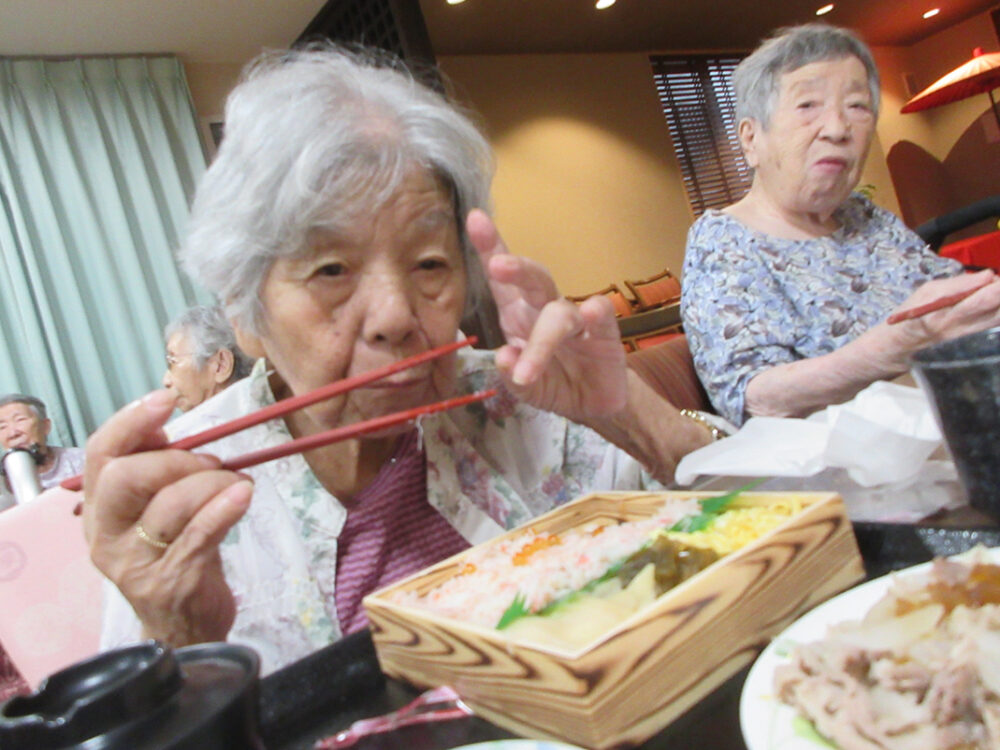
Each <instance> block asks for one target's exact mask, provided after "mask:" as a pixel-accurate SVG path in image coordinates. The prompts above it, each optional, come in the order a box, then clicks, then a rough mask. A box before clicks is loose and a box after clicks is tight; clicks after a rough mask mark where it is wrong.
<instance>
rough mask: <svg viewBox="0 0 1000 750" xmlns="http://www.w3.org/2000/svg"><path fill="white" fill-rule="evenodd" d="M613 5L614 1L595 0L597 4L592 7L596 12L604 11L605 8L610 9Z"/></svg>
mask: <svg viewBox="0 0 1000 750" xmlns="http://www.w3.org/2000/svg"><path fill="white" fill-rule="evenodd" d="M614 4H615V0H597V4H596V5H595V6H594V7H595V8H597V9H598V10H604V9H605V8H610V7H611V6H612V5H614Z"/></svg>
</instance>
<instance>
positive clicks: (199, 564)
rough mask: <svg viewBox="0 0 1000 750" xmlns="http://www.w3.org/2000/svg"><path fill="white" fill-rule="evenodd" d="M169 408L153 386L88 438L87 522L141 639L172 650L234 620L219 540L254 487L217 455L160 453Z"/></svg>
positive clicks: (220, 631) (211, 637) (220, 632)
mask: <svg viewBox="0 0 1000 750" xmlns="http://www.w3.org/2000/svg"><path fill="white" fill-rule="evenodd" d="M173 408H174V400H173V398H172V397H171V396H170V394H169V392H167V391H154V392H152V393H150V394H149V395H148V396H146V397H145V398H143V399H142V400H140V401H136V402H134V403H133V404H130V405H129V406H126V407H125V408H124V409H122V410H121V411H119V412H118V413H117V414H115V415H114V416H113V417H111V419H109V420H108V421H107V422H105V423H104V425H102V426H101V427H100V428H99V429H98V430H97V431H96V432H95V433H94V434H93V435H92V436H91V437H90V439H89V440H88V441H87V461H86V472H85V475H84V497H85V500H84V511H83V512H84V528H85V530H86V534H87V540H88V542H89V544H90V552H91V558H92V559H93V561H94V564H95V565H96V566H97V567H98V568H99V569H100V570H101V572H102V573H104V575H106V576H107V577H108V578H109V579H110V580H111V581H112V582H113V583H114V584H115V585H116V586H118V588H119V589H120V590H121V592H122V594H123V595H124V596H125V598H126V599H128V601H129V603H131V605H132V607H133V608H134V609H135V611H136V614H137V615H138V616H139V619H140V620H141V621H142V624H143V633H144V635H145V636H147V637H151V638H158V639H160V640H163V641H165V642H166V643H168V644H170V645H172V646H184V645H187V644H191V643H200V642H205V641H219V640H225V639H226V635H227V634H228V633H229V630H230V628H231V627H232V624H233V620H234V618H235V616H236V606H235V602H234V600H233V595H232V592H231V591H230V589H229V586H228V585H227V584H226V580H225V577H224V575H223V571H222V562H221V559H220V556H219V544H220V543H221V542H222V540H223V538H224V537H225V535H226V533H227V532H228V531H229V529H230V528H232V526H233V525H234V524H235V523H236V522H237V521H238V520H239V519H240V518H242V517H243V514H244V513H245V512H246V510H247V508H248V507H249V503H250V496H251V494H252V485H251V483H250V482H249V481H247V480H246V478H245V477H244V476H242V475H240V474H236V473H234V472H230V471H222V470H221V469H219V466H220V461H219V460H218V459H217V458H215V457H214V456H209V455H205V454H196V453H190V452H187V451H179V450H164V446H166V444H167V439H166V436H165V435H164V433H163V429H162V427H163V425H164V424H165V423H166V421H167V419H168V418H169V417H170V414H171V412H172V411H173Z"/></svg>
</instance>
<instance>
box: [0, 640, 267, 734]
mask: <svg viewBox="0 0 1000 750" xmlns="http://www.w3.org/2000/svg"><path fill="white" fill-rule="evenodd" d="M259 669H260V660H259V658H258V656H257V654H256V653H255V652H253V651H252V650H250V649H248V648H245V647H243V646H236V645H232V644H228V643H205V644H200V645H197V646H188V647H186V648H182V649H177V650H171V649H170V648H168V647H167V646H164V645H163V644H161V643H158V642H156V641H149V642H148V643H144V644H140V645H137V646H131V647H129V648H124V649H120V650H117V651H109V652H107V653H103V654H99V655H97V656H95V657H92V658H90V659H88V660H86V661H82V662H79V663H77V664H74V665H72V666H70V667H67V668H66V669H64V670H62V671H60V672H56V673H55V674H53V675H51V676H50V677H48V678H47V679H46V680H45V681H44V682H43V683H42V684H41V686H40V687H39V689H38V691H37V692H35V693H33V694H31V695H27V696H18V697H15V698H12V699H11V700H9V701H7V702H6V703H4V704H3V705H2V706H0V748H47V749H50V750H83V749H84V748H86V749H87V750H91V749H95V750H96V749H97V748H100V750H182V749H183V750H221V749H222V748H225V749H226V750H230V749H231V750H263V744H262V743H261V741H260V737H259V734H258V728H257V712H258V707H257V686H258V673H259Z"/></svg>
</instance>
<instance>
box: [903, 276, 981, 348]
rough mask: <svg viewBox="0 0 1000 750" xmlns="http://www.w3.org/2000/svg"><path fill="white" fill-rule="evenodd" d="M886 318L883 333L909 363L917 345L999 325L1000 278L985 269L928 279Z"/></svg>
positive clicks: (929, 343) (923, 345) (920, 345)
mask: <svg viewBox="0 0 1000 750" xmlns="http://www.w3.org/2000/svg"><path fill="white" fill-rule="evenodd" d="M886 322H887V324H888V327H889V329H888V330H886V331H884V335H885V336H886V337H887V340H888V341H889V342H891V344H892V345H893V346H894V348H895V349H896V350H897V351H898V352H899V358H900V361H901V364H902V365H904V366H908V361H909V357H910V355H912V354H913V352H915V351H917V350H918V349H922V348H923V347H925V346H929V345H931V344H934V343H936V342H938V341H944V340H946V339H953V338H957V337H958V336H964V335H965V334H968V333H975V332H976V331H981V330H983V329H984V328H989V327H991V326H995V325H1000V278H998V277H997V276H996V274H995V273H994V272H993V271H991V270H985V271H979V272H977V273H970V274H961V275H959V276H954V277H952V278H948V279H937V280H935V281H928V282H927V283H926V284H923V285H922V286H921V287H919V288H918V289H917V290H916V291H915V292H913V294H911V295H910V297H909V298H907V300H906V301H905V302H904V303H903V304H902V305H900V306H899V308H898V309H897V310H896V311H895V312H894V313H893V314H892V315H890V316H889V318H888V320H887V321H886Z"/></svg>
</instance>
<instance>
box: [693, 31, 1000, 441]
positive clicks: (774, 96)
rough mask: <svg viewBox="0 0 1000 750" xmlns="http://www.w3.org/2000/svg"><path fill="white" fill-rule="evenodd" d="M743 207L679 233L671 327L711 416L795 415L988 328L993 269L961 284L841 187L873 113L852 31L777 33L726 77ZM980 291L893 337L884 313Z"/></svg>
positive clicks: (866, 141)
mask: <svg viewBox="0 0 1000 750" xmlns="http://www.w3.org/2000/svg"><path fill="white" fill-rule="evenodd" d="M733 87H734V88H735V92H736V117H737V121H738V123H739V136H740V142H741V145H742V148H743V152H744V155H745V157H746V160H747V162H748V164H749V165H750V167H751V168H752V169H753V170H754V175H753V183H752V186H751V188H750V191H749V192H748V193H747V195H746V196H745V197H744V198H743V199H741V200H739V201H737V202H736V203H734V204H732V205H731V206H729V207H727V208H725V209H723V210H721V211H716V210H710V211H707V212H706V213H705V214H704V215H703V216H701V217H700V218H699V219H698V220H697V221H696V222H695V224H694V226H692V227H691V230H690V232H689V234H688V244H687V249H686V254H685V260H684V275H683V279H684V286H683V298H682V301H681V304H682V315H683V320H684V330H685V332H686V333H687V335H688V340H689V342H690V345H691V350H692V353H693V356H694V361H695V367H696V368H697V371H698V375H699V377H700V378H701V379H702V382H703V383H704V385H705V388H706V390H707V391H708V393H709V396H710V397H711V399H712V403H713V405H714V406H715V408H716V410H717V411H718V412H719V413H720V414H721V415H722V416H724V417H726V418H727V419H729V420H730V421H732V422H733V423H735V424H741V423H742V422H743V421H744V420H745V419H746V418H747V417H748V416H752V415H770V416H805V415H807V414H809V413H811V412H813V411H815V410H817V409H820V408H822V407H825V406H827V405H829V404H833V403H839V402H842V401H846V400H848V399H850V398H852V397H853V396H854V395H855V394H856V393H857V392H858V391H860V390H862V389H863V388H865V387H866V386H867V385H869V384H871V383H873V382H874V381H876V380H880V379H886V378H892V377H895V376H897V375H900V374H902V373H904V372H906V371H907V370H908V369H909V359H910V355H911V354H912V353H913V352H914V351H916V350H917V349H920V348H923V347H925V346H927V345H929V344H931V343H933V342H935V341H940V340H942V339H947V338H952V337H955V336H959V335H962V334H966V333H972V332H974V331H977V330H980V329H983V328H987V327H989V326H992V325H996V324H997V323H1000V283H998V281H997V279H995V278H994V277H993V272H992V271H983V272H981V273H978V274H970V275H966V274H961V273H960V272H961V270H962V268H961V266H960V265H959V264H958V263H957V262H955V261H952V260H948V259H945V258H941V257H939V256H937V255H935V254H934V253H933V252H932V251H931V250H930V249H929V248H928V247H927V246H926V245H925V243H924V242H923V241H922V240H921V239H920V238H919V237H918V236H917V235H916V234H914V233H913V232H911V231H910V230H909V229H907V228H906V226H904V225H903V223H902V222H901V221H900V220H899V219H897V218H896V217H895V216H893V215H892V214H891V213H889V212H888V211H885V210H883V209H881V208H878V207H877V206H875V205H874V204H872V203H871V201H869V200H868V199H867V198H865V197H863V196H862V195H860V194H858V193H852V190H853V189H854V187H855V186H856V185H857V183H858V179H859V177H860V175H861V169H862V167H863V165H864V162H865V158H866V156H867V155H868V148H869V145H870V144H871V140H872V136H873V134H874V131H875V121H876V118H877V116H878V102H879V79H878V71H877V69H876V68H875V63H874V61H873V59H872V56H871V53H870V51H869V50H868V48H867V47H866V46H865V45H864V43H863V42H861V40H859V39H858V38H857V37H856V36H855V35H854V34H852V33H851V32H849V31H846V30H844V29H839V28H836V27H832V26H827V25H824V24H809V25H805V26H799V27H793V28H790V29H785V30H782V31H780V32H778V33H777V34H776V35H775V36H774V37H772V38H771V39H769V40H767V41H766V42H765V43H764V44H763V45H761V47H759V48H758V49H757V50H756V51H755V52H754V53H753V54H751V55H750V56H749V57H747V58H746V59H745V60H744V61H743V62H741V63H740V65H739V67H738V68H737V69H736V72H735V73H734V75H733ZM976 287H982V288H981V289H979V291H977V292H975V293H974V294H972V295H971V296H970V297H968V298H966V299H965V300H964V301H962V302H960V303H959V304H956V305H954V306H953V307H951V308H948V309H945V310H941V311H940V312H936V313H932V314H930V315H926V316H925V317H922V318H919V319H913V320H909V321H907V322H903V323H900V324H897V325H891V326H890V325H888V324H887V323H886V322H885V321H886V318H887V317H888V316H889V314H890V313H891V312H892V311H893V310H895V309H897V308H910V307H915V306H917V305H919V304H922V303H926V302H929V301H931V300H934V299H937V298H939V297H944V296H946V295H951V294H956V293H959V292H963V291H967V290H971V289H974V288H976Z"/></svg>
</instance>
